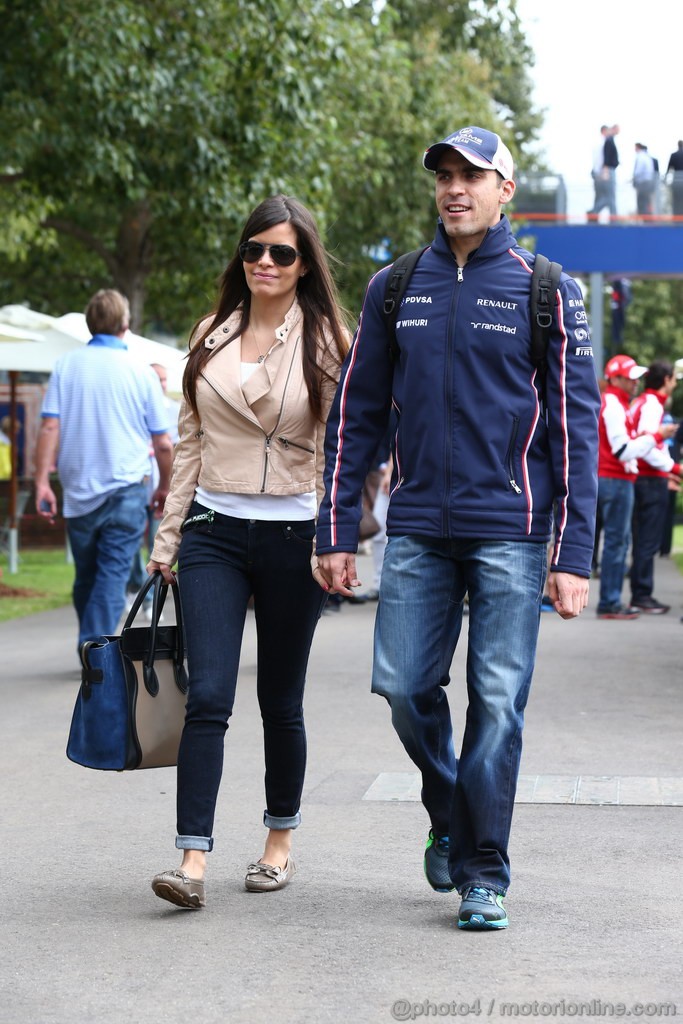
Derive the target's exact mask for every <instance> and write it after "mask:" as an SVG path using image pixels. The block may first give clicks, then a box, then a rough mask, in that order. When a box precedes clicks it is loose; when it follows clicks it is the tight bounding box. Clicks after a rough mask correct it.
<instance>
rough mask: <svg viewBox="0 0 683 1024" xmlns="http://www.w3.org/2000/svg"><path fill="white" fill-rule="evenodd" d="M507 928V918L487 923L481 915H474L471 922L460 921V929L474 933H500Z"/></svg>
mask: <svg viewBox="0 0 683 1024" xmlns="http://www.w3.org/2000/svg"><path fill="white" fill-rule="evenodd" d="M507 926H508V919H507V917H504V918H503V919H502V920H501V921H487V920H486V918H485V917H482V915H481V914H472V917H471V918H470V919H469V921H460V920H458V928H465V929H469V930H470V931H473V932H475V931H477V932H486V931H499V930H500V929H501V928H507Z"/></svg>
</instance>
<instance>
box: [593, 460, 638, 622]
mask: <svg viewBox="0 0 683 1024" xmlns="http://www.w3.org/2000/svg"><path fill="white" fill-rule="evenodd" d="M598 509H599V511H600V518H601V520H602V555H601V557H600V600H599V601H598V612H607V611H610V610H614V609H615V608H618V607H620V606H621V589H622V587H623V585H624V572H625V570H626V555H627V554H628V545H629V540H630V539H631V513H632V512H633V481H632V480H617V479H616V478H614V479H613V478H611V477H603V476H601V477H600V478H599V480H598Z"/></svg>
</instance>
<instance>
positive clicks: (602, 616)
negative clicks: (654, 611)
mask: <svg viewBox="0 0 683 1024" xmlns="http://www.w3.org/2000/svg"><path fill="white" fill-rule="evenodd" d="M597 618H598V619H624V620H625V621H627V622H631V621H632V620H633V619H639V618H640V612H638V613H637V614H636V615H619V613H618V612H598V614H597Z"/></svg>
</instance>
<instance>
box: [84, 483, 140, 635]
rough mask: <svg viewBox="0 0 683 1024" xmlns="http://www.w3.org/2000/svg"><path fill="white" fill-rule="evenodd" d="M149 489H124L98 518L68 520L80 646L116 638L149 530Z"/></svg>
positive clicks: (104, 506)
mask: <svg viewBox="0 0 683 1024" xmlns="http://www.w3.org/2000/svg"><path fill="white" fill-rule="evenodd" d="M146 502H147V488H146V486H145V485H144V484H142V483H139V484H131V485H130V486H129V487H121V488H120V489H119V490H118V491H115V492H114V493H113V494H111V495H110V496H109V497H108V498H107V499H106V501H105V502H104V503H103V504H102V505H100V506H99V507H98V508H96V509H95V510H94V511H93V512H88V514H87V515H85V516H73V517H70V518H68V519H67V520H66V528H67V532H68V535H69V544H70V546H71V552H72V554H73V558H74V565H75V568H76V576H75V579H74V586H73V602H74V607H75V609H76V613H77V615H78V622H79V633H78V643H79V645H80V644H82V643H84V642H85V641H86V640H96V639H97V637H99V636H111V635H112V634H113V633H114V631H115V630H116V626H117V624H118V621H119V619H120V617H121V612H122V611H123V608H124V605H125V603H126V583H127V581H128V574H129V572H130V565H131V561H132V558H133V555H134V554H135V552H136V551H137V550H138V548H139V547H140V541H141V539H142V533H143V530H144V528H145V516H146V512H145V506H146Z"/></svg>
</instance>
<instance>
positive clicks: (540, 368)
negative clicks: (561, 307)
mask: <svg viewBox="0 0 683 1024" xmlns="http://www.w3.org/2000/svg"><path fill="white" fill-rule="evenodd" d="M428 248H429V246H427V245H425V246H423V247H422V248H421V249H413V250H412V252H407V253H404V254H403V256H399V257H398V259H397V260H396V261H395V262H394V264H393V267H392V272H391V273H390V274H389V276H388V277H387V283H386V287H385V289H384V309H383V313H384V321H385V323H386V328H387V334H388V337H389V355H390V357H391V361H392V363H396V362H398V360H399V359H400V357H401V350H400V348H399V346H398V341H397V340H396V320H397V319H398V311H399V309H400V306H401V302H402V300H403V296H404V295H405V293H406V289H407V288H408V284H409V282H410V278H411V277H412V274H413V271H414V270H415V267H416V266H417V261H418V260H419V259H420V256H422V253H423V252H425V250H426V249H428ZM561 273H562V264H560V263H551V261H550V260H549V259H547V258H546V257H545V256H543V255H542V254H541V253H537V255H536V261H535V263H534V271H533V274H532V277H531V296H530V300H529V314H530V316H531V361H532V363H533V365H534V366H535V367H536V371H537V377H538V382H539V394H540V395H541V397H543V393H544V390H545V377H546V372H547V368H548V366H547V359H546V354H547V351H548V341H549V339H550V328H551V326H552V322H553V305H554V301H553V297H554V295H555V292H556V291H557V288H558V285H559V283H560V274H561Z"/></svg>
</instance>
